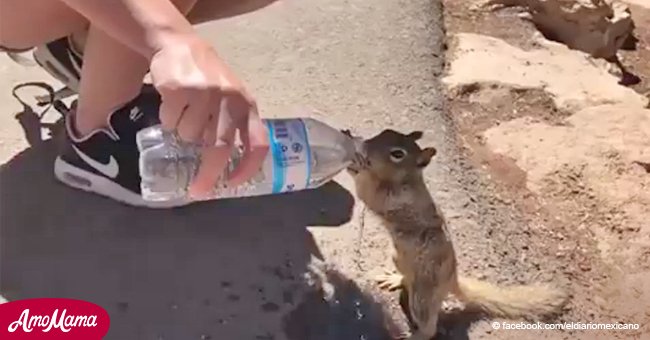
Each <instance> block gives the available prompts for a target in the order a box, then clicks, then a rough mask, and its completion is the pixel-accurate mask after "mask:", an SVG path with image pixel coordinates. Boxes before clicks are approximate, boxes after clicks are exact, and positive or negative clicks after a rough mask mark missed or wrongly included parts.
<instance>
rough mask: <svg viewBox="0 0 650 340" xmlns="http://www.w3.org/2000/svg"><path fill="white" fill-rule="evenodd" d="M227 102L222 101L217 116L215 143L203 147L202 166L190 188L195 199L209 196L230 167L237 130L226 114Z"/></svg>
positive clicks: (225, 100)
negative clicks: (227, 167) (225, 170)
mask: <svg viewBox="0 0 650 340" xmlns="http://www.w3.org/2000/svg"><path fill="white" fill-rule="evenodd" d="M227 102H228V100H227V99H226V98H223V99H222V100H221V103H220V105H219V111H220V114H219V116H215V120H216V121H217V126H216V134H215V142H214V143H213V144H208V145H206V146H205V147H203V150H202V153H201V165H200V166H199V169H198V171H197V174H196V177H195V179H194V181H193V183H192V185H191V186H190V195H191V196H193V197H197V198H200V197H203V196H205V195H206V194H208V193H209V192H210V190H212V188H213V187H214V186H215V185H216V184H217V181H218V180H219V179H220V177H221V176H222V175H223V173H224V169H225V168H226V166H227V165H228V161H229V159H230V152H231V150H232V146H233V140H234V137H235V132H236V130H235V128H234V125H233V121H232V118H231V115H230V114H227V112H225V110H227V108H226V105H227ZM213 124H214V123H213ZM204 127H205V126H204Z"/></svg>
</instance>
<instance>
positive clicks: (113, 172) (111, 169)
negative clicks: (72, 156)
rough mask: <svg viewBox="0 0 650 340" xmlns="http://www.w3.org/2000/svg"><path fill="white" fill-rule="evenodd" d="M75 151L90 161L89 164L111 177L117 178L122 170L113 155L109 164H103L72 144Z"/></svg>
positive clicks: (84, 159) (85, 160) (87, 161)
mask: <svg viewBox="0 0 650 340" xmlns="http://www.w3.org/2000/svg"><path fill="white" fill-rule="evenodd" d="M72 148H73V149H74V151H75V152H76V153H77V155H79V157H81V159H82V160H83V161H84V162H86V163H88V165H90V166H92V167H93V168H95V169H96V170H97V171H99V172H101V173H103V174H104V175H106V176H108V177H110V178H115V177H117V174H118V173H119V172H120V168H119V166H118V165H117V161H116V160H115V158H114V157H113V156H112V155H111V158H110V159H109V161H108V164H102V163H100V162H98V161H96V160H94V159H92V158H91V157H88V155H86V154H85V153H83V152H81V150H79V149H77V147H76V146H74V145H73V146H72Z"/></svg>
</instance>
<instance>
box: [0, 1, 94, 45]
mask: <svg viewBox="0 0 650 340" xmlns="http://www.w3.org/2000/svg"><path fill="white" fill-rule="evenodd" d="M87 26H88V21H87V20H86V19H85V18H84V17H83V16H81V15H80V14H79V13H77V12H75V11H74V10H72V9H71V8H70V7H68V6H67V5H65V4H64V3H62V2H60V1H58V0H0V46H2V47H6V48H8V49H15V50H23V49H27V48H31V47H34V46H36V45H40V44H44V43H46V42H48V41H52V40H55V39H58V38H60V37H64V36H67V35H70V34H72V33H73V32H78V31H83V30H85V29H86V27H87Z"/></svg>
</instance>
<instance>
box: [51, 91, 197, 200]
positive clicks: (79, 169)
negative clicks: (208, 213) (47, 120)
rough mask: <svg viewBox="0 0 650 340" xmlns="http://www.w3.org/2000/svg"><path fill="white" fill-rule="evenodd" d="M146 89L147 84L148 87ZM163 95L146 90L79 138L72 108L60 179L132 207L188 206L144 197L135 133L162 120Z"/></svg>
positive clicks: (58, 167) (57, 166)
mask: <svg viewBox="0 0 650 340" xmlns="http://www.w3.org/2000/svg"><path fill="white" fill-rule="evenodd" d="M145 88H146V87H145ZM159 107H160V96H159V95H158V93H156V92H155V91H143V93H142V94H140V95H139V96H138V97H136V98H135V99H133V100H132V101H131V102H129V103H127V104H126V105H124V106H123V107H122V108H121V109H119V110H117V111H115V112H114V113H112V114H111V115H110V117H109V121H108V124H109V125H108V128H106V129H99V130H96V131H93V132H92V133H90V134H88V135H87V136H85V137H83V138H78V137H76V136H77V135H78V134H77V133H76V132H75V128H74V119H75V114H74V112H73V110H72V111H71V112H69V113H68V115H66V119H65V122H66V135H67V140H66V145H65V149H64V151H63V152H62V153H61V154H60V156H59V157H57V159H56V161H55V164H54V174H55V176H56V178H57V179H58V180H60V181H61V182H63V183H65V184H67V185H69V186H71V187H74V188H77V189H82V190H85V191H88V192H93V193H96V194H99V195H103V196H106V197H109V198H112V199H114V200H116V201H120V202H123V203H126V204H129V205H133V206H142V207H149V208H171V207H178V206H183V205H187V204H189V203H190V202H189V201H188V200H181V201H173V202H149V201H146V200H144V199H143V198H142V196H141V189H140V172H139V169H138V159H139V156H140V153H139V151H138V148H137V146H136V138H135V136H136V133H137V132H138V131H140V130H141V129H143V128H146V127H150V126H152V125H156V124H159V123H160V119H159V118H158V108H159Z"/></svg>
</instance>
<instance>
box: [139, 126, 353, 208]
mask: <svg viewBox="0 0 650 340" xmlns="http://www.w3.org/2000/svg"><path fill="white" fill-rule="evenodd" d="M264 123H265V124H266V126H267V128H268V129H269V142H270V146H269V152H268V153H267V157H266V159H265V160H264V162H263V165H262V167H261V169H260V171H259V172H258V173H257V174H256V175H255V176H253V177H252V178H251V179H250V180H249V181H248V182H247V183H244V184H242V185H239V186H237V187H226V186H225V185H224V183H225V180H226V179H227V178H228V174H229V173H230V172H231V171H232V170H233V169H234V168H236V167H237V164H238V162H239V161H240V159H241V156H242V151H241V148H240V147H237V148H233V151H232V154H231V157H230V160H229V162H228V166H227V167H226V169H225V170H224V174H223V175H222V177H221V180H220V181H219V183H218V185H217V186H216V187H215V188H214V190H213V192H212V193H211V195H209V196H208V197H206V198H205V199H219V198H232V197H246V196H259V195H268V194H278V193H285V192H291V191H297V190H303V189H313V188H317V187H319V186H321V185H323V184H325V183H327V182H328V181H329V180H331V179H332V178H333V177H334V176H336V175H337V174H338V173H339V172H341V171H342V170H344V169H345V168H346V167H347V166H348V165H349V164H350V163H351V162H352V161H353V159H354V157H355V154H356V151H357V150H358V147H359V142H360V139H356V138H351V137H349V136H347V135H346V134H344V133H342V132H341V131H339V130H336V129H334V128H332V127H331V126H329V125H327V124H325V123H323V122H320V121H318V120H315V119H312V118H291V119H266V120H264ZM136 140H137V145H138V149H139V150H140V161H139V168H140V177H141V184H140V186H141V189H142V197H143V198H144V199H145V200H148V201H171V200H179V199H180V200H182V199H187V198H188V187H189V185H190V183H191V182H192V180H193V178H194V176H195V175H196V171H197V169H198V167H199V164H200V162H201V159H200V153H199V149H198V148H197V147H196V146H194V145H190V144H187V143H184V142H181V141H180V140H179V138H178V137H177V135H175V134H174V133H172V132H169V131H165V130H163V129H162V127H161V126H160V125H156V126H152V127H149V128H145V129H143V130H141V131H139V132H138V134H137V135H136Z"/></svg>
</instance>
